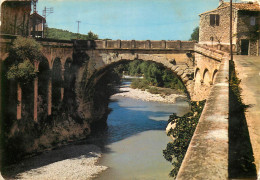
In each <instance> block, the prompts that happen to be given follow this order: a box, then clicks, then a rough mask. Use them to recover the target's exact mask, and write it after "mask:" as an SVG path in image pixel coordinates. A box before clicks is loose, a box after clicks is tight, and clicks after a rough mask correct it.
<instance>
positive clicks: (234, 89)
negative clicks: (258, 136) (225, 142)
mask: <svg viewBox="0 0 260 180" xmlns="http://www.w3.org/2000/svg"><path fill="white" fill-rule="evenodd" d="M229 83H230V88H229V130H228V134H229V158H228V161H229V166H228V173H229V178H235V179H241V178H252V179H255V178H256V168H255V164H254V157H253V151H252V147H251V143H250V137H249V132H248V128H247V122H246V118H245V110H246V108H247V106H246V105H245V104H243V102H242V98H241V93H240V88H239V84H240V80H239V79H238V78H237V76H236V71H235V65H234V62H233V61H230V77H229Z"/></svg>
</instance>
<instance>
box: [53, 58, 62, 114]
mask: <svg viewBox="0 0 260 180" xmlns="http://www.w3.org/2000/svg"><path fill="white" fill-rule="evenodd" d="M51 79H52V111H55V110H57V109H58V106H59V105H60V103H61V87H62V66H61V59H60V58H58V57H57V58H55V59H54V61H53V65H52V73H51Z"/></svg>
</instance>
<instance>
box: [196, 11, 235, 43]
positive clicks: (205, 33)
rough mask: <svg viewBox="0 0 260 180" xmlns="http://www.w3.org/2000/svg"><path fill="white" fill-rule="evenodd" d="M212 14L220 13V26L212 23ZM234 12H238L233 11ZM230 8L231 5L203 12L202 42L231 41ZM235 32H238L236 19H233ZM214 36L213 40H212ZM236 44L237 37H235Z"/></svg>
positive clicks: (201, 17)
mask: <svg viewBox="0 0 260 180" xmlns="http://www.w3.org/2000/svg"><path fill="white" fill-rule="evenodd" d="M210 14H218V15H219V17H220V20H219V26H216V25H214V26H211V25H210ZM233 14H234V15H235V14H236V13H235V12H234V11H233ZM229 17H230V9H229V7H224V8H219V9H216V10H214V11H211V12H208V13H203V14H201V15H200V30H199V31H200V37H199V42H200V43H207V44H209V45H210V44H219V43H222V44H225V43H226V44H228V43H229V27H230V18H229ZM233 33H234V34H235V33H236V29H235V21H233ZM212 38H213V41H212ZM233 43H234V44H235V43H236V41H235V38H233Z"/></svg>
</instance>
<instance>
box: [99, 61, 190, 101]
mask: <svg viewBox="0 0 260 180" xmlns="http://www.w3.org/2000/svg"><path fill="white" fill-rule="evenodd" d="M134 60H139V61H143V62H153V63H154V64H158V65H160V66H162V67H164V68H165V69H168V70H170V71H171V72H172V73H173V74H174V75H175V77H177V78H178V80H179V81H180V82H181V83H182V84H183V85H184V87H185V92H186V93H187V96H188V97H189V98H190V91H189V89H188V88H187V80H185V78H186V74H184V71H183V70H182V69H181V67H179V66H178V65H176V66H174V65H172V64H170V63H165V62H162V61H159V62H158V61H156V60H152V59H140V58H138V59H121V60H118V61H111V62H110V63H108V64H106V65H104V66H103V67H101V68H99V69H96V73H97V74H102V76H103V75H104V74H105V71H107V70H108V69H111V68H113V67H116V66H119V65H120V64H123V63H129V62H131V61H134ZM97 79H99V78H97ZM191 81H192V80H191Z"/></svg>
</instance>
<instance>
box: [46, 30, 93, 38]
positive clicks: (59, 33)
mask: <svg viewBox="0 0 260 180" xmlns="http://www.w3.org/2000/svg"><path fill="white" fill-rule="evenodd" d="M46 31H47V32H46V38H51V39H60V40H71V39H82V40H97V39H98V35H97V34H94V33H93V32H91V31H89V32H88V34H87V35H85V34H78V33H72V32H70V31H67V30H62V29H56V28H47V30H46Z"/></svg>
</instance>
